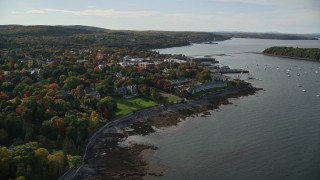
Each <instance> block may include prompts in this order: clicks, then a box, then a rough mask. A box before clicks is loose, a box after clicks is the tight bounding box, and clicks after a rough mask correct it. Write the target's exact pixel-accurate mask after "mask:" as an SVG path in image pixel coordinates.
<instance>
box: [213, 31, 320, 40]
mask: <svg viewBox="0 0 320 180" xmlns="http://www.w3.org/2000/svg"><path fill="white" fill-rule="evenodd" d="M216 33H217V34H220V35H223V36H227V37H230V38H231V37H233V38H256V39H279V40H318V38H316V37H317V36H316V34H283V33H250V32H216Z"/></svg>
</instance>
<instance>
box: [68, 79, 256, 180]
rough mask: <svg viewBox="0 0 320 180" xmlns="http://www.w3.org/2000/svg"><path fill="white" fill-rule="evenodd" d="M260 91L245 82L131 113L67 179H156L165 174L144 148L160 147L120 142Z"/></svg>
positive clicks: (106, 132)
mask: <svg viewBox="0 0 320 180" xmlns="http://www.w3.org/2000/svg"><path fill="white" fill-rule="evenodd" d="M258 90H261V89H258V88H255V87H252V86H251V84H250V83H246V82H243V83H241V85H240V87H237V88H231V89H227V90H226V91H224V92H222V93H219V94H208V95H206V96H205V97H202V98H201V99H199V100H192V101H187V102H184V103H180V104H173V105H169V106H164V107H160V106H157V107H154V108H150V109H146V110H142V111H139V112H137V113H134V114H132V115H129V116H127V117H125V121H122V122H121V123H119V124H116V125H114V126H111V127H107V128H105V129H104V130H103V131H101V133H99V134H98V137H97V138H96V139H95V141H94V143H92V144H93V145H92V147H90V149H89V150H88V152H87V156H86V158H85V161H84V164H83V165H82V166H81V167H80V168H79V169H77V170H75V171H74V172H73V174H72V173H71V174H72V175H70V176H66V178H68V179H153V178H154V177H159V176H164V175H165V173H164V172H163V170H161V169H159V168H152V167H149V166H148V164H147V163H146V162H145V161H144V160H143V157H142V152H143V151H144V150H146V149H152V150H157V147H154V146H152V145H142V144H133V145H130V146H125V147H120V146H119V142H122V141H124V140H125V139H127V138H128V137H129V136H132V135H147V134H150V133H152V132H155V130H154V128H153V127H156V128H163V127H169V126H176V125H177V124H178V123H179V122H180V121H181V120H183V119H185V118H186V117H189V116H191V115H194V114H200V113H201V116H205V115H208V114H210V113H209V112H208V111H209V110H213V109H217V108H218V107H219V106H220V105H225V104H230V102H229V101H228V99H229V98H238V97H241V96H248V95H253V94H255V93H256V92H257V91H258Z"/></svg>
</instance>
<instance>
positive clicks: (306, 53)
mask: <svg viewBox="0 0 320 180" xmlns="http://www.w3.org/2000/svg"><path fill="white" fill-rule="evenodd" d="M262 53H263V54H264V55H268V56H277V57H284V58H293V59H302V60H310V61H318V62H320V49H319V48H298V47H296V48H294V47H277V46H274V47H270V48H267V49H265V50H264V51H263V52H262Z"/></svg>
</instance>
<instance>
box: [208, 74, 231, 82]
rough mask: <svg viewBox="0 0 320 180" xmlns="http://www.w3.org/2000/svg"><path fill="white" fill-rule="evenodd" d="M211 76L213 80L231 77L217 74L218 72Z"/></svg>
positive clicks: (226, 79) (224, 79)
mask: <svg viewBox="0 0 320 180" xmlns="http://www.w3.org/2000/svg"><path fill="white" fill-rule="evenodd" d="M211 77H212V79H213V80H215V81H228V80H229V79H231V77H229V76H224V75H222V74H218V73H214V74H211Z"/></svg>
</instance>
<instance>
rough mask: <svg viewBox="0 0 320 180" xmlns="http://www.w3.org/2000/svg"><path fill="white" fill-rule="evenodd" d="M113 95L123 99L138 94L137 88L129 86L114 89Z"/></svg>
mask: <svg viewBox="0 0 320 180" xmlns="http://www.w3.org/2000/svg"><path fill="white" fill-rule="evenodd" d="M115 93H117V94H122V95H123V96H124V97H126V96H132V95H135V94H137V93H138V88H137V86H136V85H129V86H127V87H120V88H116V89H115Z"/></svg>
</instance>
